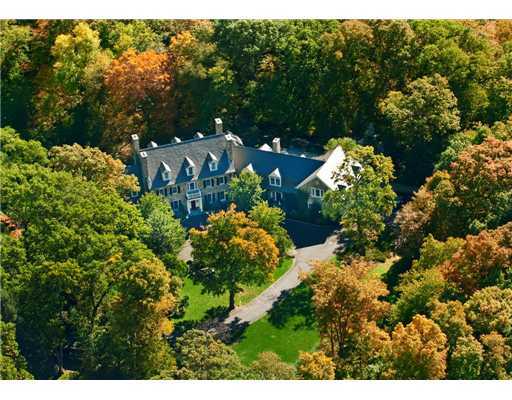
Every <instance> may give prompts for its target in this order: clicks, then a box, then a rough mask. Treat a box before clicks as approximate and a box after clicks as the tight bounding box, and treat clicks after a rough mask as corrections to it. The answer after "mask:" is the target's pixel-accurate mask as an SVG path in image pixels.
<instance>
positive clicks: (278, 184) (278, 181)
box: [268, 176, 281, 187]
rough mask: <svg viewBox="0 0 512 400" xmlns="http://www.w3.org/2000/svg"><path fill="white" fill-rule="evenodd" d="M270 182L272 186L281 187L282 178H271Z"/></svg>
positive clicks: (269, 178)
mask: <svg viewBox="0 0 512 400" xmlns="http://www.w3.org/2000/svg"><path fill="white" fill-rule="evenodd" d="M268 182H269V184H270V186H276V187H281V178H279V177H277V176H269V177H268Z"/></svg>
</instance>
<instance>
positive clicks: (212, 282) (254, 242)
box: [189, 206, 279, 310]
mask: <svg viewBox="0 0 512 400" xmlns="http://www.w3.org/2000/svg"><path fill="white" fill-rule="evenodd" d="M189 235H190V240H191V243H192V248H193V250H192V258H193V262H192V264H191V276H192V279H193V280H194V281H196V282H200V283H201V284H202V285H203V287H204V291H206V292H208V293H212V294H214V295H220V294H223V293H224V292H226V291H227V292H228V293H229V310H232V309H233V308H234V307H235V295H236V293H238V292H239V291H240V290H241V287H240V285H243V284H262V283H263V282H265V281H266V280H268V279H269V277H270V276H271V274H272V272H273V271H274V269H275V268H276V266H277V262H278V256H279V250H278V249H277V247H276V245H275V243H274V240H273V239H272V236H270V235H269V234H268V233H267V232H265V231H264V230H263V229H261V228H259V227H258V225H257V224H256V223H255V222H254V221H252V220H250V219H249V218H248V217H247V216H246V215H245V213H244V212H237V211H236V209H235V207H234V206H231V207H230V208H229V209H228V210H227V211H220V212H218V213H216V214H212V215H211V216H210V217H208V226H207V228H206V229H205V230H203V231H200V230H197V229H191V230H190V232H189Z"/></svg>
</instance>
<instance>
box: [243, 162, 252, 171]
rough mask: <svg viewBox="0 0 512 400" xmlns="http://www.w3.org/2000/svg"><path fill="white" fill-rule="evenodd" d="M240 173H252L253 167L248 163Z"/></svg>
mask: <svg viewBox="0 0 512 400" xmlns="http://www.w3.org/2000/svg"><path fill="white" fill-rule="evenodd" d="M242 171H249V172H254V167H253V166H252V164H251V163H249V164H247V165H246V166H245V167H244V168H243V169H242Z"/></svg>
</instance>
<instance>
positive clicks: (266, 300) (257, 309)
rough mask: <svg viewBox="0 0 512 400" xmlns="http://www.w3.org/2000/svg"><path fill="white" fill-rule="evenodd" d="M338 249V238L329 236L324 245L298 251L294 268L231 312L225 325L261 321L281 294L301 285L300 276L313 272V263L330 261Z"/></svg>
mask: <svg viewBox="0 0 512 400" xmlns="http://www.w3.org/2000/svg"><path fill="white" fill-rule="evenodd" d="M336 247H337V241H336V236H335V235H333V236H329V237H328V238H327V239H326V241H325V242H324V243H322V244H317V245H314V246H308V247H302V248H300V249H297V250H296V251H295V259H294V264H293V267H291V268H290V269H289V270H288V271H287V272H286V273H285V274H284V275H283V276H281V278H279V279H278V280H277V281H275V282H274V283H273V284H272V285H271V286H269V287H268V288H267V289H265V291H263V292H262V293H261V294H260V295H259V296H258V297H256V298H255V299H253V300H252V301H251V302H249V303H247V304H245V305H243V306H241V307H238V308H235V309H234V310H233V311H231V313H230V314H229V317H228V318H226V320H225V321H224V323H225V324H229V323H231V322H234V321H236V322H238V323H244V322H246V323H249V324H251V323H253V322H255V321H257V320H259V319H260V318H261V317H263V316H264V315H265V313H267V312H268V311H270V309H271V308H272V306H273V304H274V302H275V301H276V300H277V299H278V298H279V296H280V295H281V293H283V292H284V291H287V290H290V289H293V288H294V287H296V286H298V285H299V284H300V282H301V280H300V275H301V274H302V273H308V272H309V271H311V269H312V265H311V262H312V261H314V260H321V261H325V260H329V259H330V258H331V257H332V256H333V255H334V252H335V250H336Z"/></svg>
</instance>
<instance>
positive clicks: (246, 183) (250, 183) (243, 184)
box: [229, 171, 263, 211]
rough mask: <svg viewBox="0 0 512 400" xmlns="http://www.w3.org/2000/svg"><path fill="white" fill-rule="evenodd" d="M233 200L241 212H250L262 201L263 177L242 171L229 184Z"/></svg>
mask: <svg viewBox="0 0 512 400" xmlns="http://www.w3.org/2000/svg"><path fill="white" fill-rule="evenodd" d="M229 191H230V195H231V200H232V201H233V202H234V203H235V204H236V206H237V207H238V209H240V210H241V211H249V210H250V209H251V208H253V207H254V206H256V205H257V204H258V203H260V202H261V201H262V195H263V189H262V187H261V177H260V176H259V175H257V174H255V173H254V172H251V171H242V172H241V173H240V175H238V176H236V177H234V178H233V179H231V181H230V182H229Z"/></svg>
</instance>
